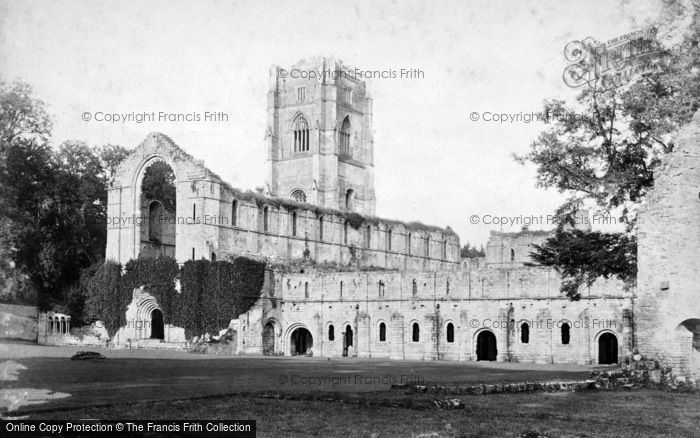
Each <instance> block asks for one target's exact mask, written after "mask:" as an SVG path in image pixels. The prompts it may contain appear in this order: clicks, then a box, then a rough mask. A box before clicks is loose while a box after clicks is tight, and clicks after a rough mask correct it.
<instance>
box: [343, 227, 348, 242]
mask: <svg viewBox="0 0 700 438" xmlns="http://www.w3.org/2000/svg"><path fill="white" fill-rule="evenodd" d="M343 243H344V244H346V245H347V244H348V221H345V223H344V224H343Z"/></svg>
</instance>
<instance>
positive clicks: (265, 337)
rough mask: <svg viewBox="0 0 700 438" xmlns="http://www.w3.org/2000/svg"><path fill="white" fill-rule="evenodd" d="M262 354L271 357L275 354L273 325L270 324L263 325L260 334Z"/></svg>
mask: <svg viewBox="0 0 700 438" xmlns="http://www.w3.org/2000/svg"><path fill="white" fill-rule="evenodd" d="M262 341H263V354H264V355H266V356H272V355H273V354H275V325H274V324H273V323H271V322H268V323H267V324H265V327H264V328H263V334H262Z"/></svg>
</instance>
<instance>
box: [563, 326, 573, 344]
mask: <svg viewBox="0 0 700 438" xmlns="http://www.w3.org/2000/svg"><path fill="white" fill-rule="evenodd" d="M570 340H571V327H569V324H568V323H566V322H565V323H564V324H562V326H561V343H562V344H564V345H567V344H568V343H569V341H570Z"/></svg>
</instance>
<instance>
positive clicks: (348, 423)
mask: <svg viewBox="0 0 700 438" xmlns="http://www.w3.org/2000/svg"><path fill="white" fill-rule="evenodd" d="M465 402H466V408H465V409H464V410H439V409H406V408H390V407H379V406H372V407H366V406H358V405H349V404H344V403H334V402H318V401H291V400H268V399H259V398H245V397H223V398H212V399H205V400H192V401H177V402H157V403H144V402H137V403H132V404H127V405H119V406H115V407H109V408H82V409H78V410H68V411H61V412H51V413H45V414H42V415H41V416H40V418H42V419H78V418H98V419H126V418H129V419H173V418H177V419H255V420H257V424H258V436H266V437H267V436H269V437H280V436H300V437H303V436H318V437H356V436H357V437H369V436H376V437H394V436H400V437H406V436H420V435H422V436H426V437H427V436H431V437H438V436H445V437H462V436H464V437H480V436H484V437H485V436H498V437H501V436H503V437H509V436H512V437H516V436H520V435H523V434H526V433H533V435H532V436H533V437H534V436H537V435H545V436H551V437H560V436H572V437H639V436H672V437H685V436H687V437H691V436H699V435H700V409H698V406H699V405H700V397H698V395H697V394H674V393H667V392H661V391H654V390H638V391H630V392H564V393H542V392H539V393H519V394H490V395H487V396H465ZM37 418H39V417H37Z"/></svg>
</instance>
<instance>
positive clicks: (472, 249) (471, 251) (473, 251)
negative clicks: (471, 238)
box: [460, 242, 486, 259]
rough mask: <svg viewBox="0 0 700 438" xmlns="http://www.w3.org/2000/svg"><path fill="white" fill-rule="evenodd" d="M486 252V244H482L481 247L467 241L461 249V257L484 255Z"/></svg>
mask: <svg viewBox="0 0 700 438" xmlns="http://www.w3.org/2000/svg"><path fill="white" fill-rule="evenodd" d="M485 255H486V252H484V245H481V247H480V248H479V249H477V248H476V246H471V245H470V244H469V242H467V243H465V244H464V246H463V247H462V250H461V251H460V257H462V258H463V259H464V258H471V257H484V256H485Z"/></svg>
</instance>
